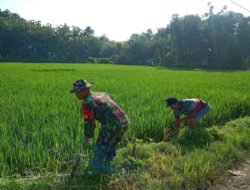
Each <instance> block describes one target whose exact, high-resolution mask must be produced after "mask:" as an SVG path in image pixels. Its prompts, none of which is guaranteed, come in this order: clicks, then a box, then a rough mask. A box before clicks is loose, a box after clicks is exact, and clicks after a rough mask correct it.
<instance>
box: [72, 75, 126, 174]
mask: <svg viewBox="0 0 250 190" xmlns="http://www.w3.org/2000/svg"><path fill="white" fill-rule="evenodd" d="M93 84H94V83H93V82H90V83H88V82H87V81H86V80H84V79H79V80H77V81H75V82H74V84H73V90H71V91H70V92H71V93H76V96H77V98H78V99H79V100H82V112H83V118H84V135H85V139H84V142H89V139H90V138H91V137H93V136H94V130H95V127H96V124H95V120H97V121H99V122H100V123H101V125H102V127H101V130H100V133H99V137H98V139H97V142H96V148H95V152H94V158H93V160H92V167H94V168H96V169H98V170H101V171H104V172H108V171H109V170H110V161H111V160H112V158H113V157H115V156H116V145H117V144H118V143H119V141H120V140H121V138H122V136H123V134H124V133H125V131H126V130H127V126H128V125H129V119H128V117H127V115H126V113H125V112H124V111H123V110H122V109H121V108H120V107H119V106H118V105H117V104H116V102H115V101H114V100H112V99H111V98H110V96H109V95H108V94H105V93H102V92H96V93H95V92H92V91H91V90H90V87H91V86H93Z"/></svg>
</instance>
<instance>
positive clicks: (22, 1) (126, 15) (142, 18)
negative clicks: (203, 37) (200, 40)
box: [0, 0, 250, 41]
mask: <svg viewBox="0 0 250 190" xmlns="http://www.w3.org/2000/svg"><path fill="white" fill-rule="evenodd" d="M208 1H209V0H188V1H185V0H0V9H1V10H5V9H9V10H10V11H11V12H14V13H18V14H19V15H20V16H21V17H23V18H25V19H26V20H36V21H41V23H42V24H46V23H50V24H52V25H53V27H55V26H58V25H62V24H64V23H66V24H67V25H69V26H73V25H74V26H78V27H80V28H82V29H84V28H86V27H87V26H91V28H92V29H94V31H95V35H96V36H101V35H106V36H107V37H108V38H109V39H111V40H115V41H124V40H128V39H129V37H130V36H131V34H133V33H138V34H140V33H142V32H145V31H146V30H147V29H149V28H150V29H152V30H153V31H154V32H156V31H157V29H158V28H162V27H166V26H167V24H169V22H170V20H171V16H172V15H173V14H179V15H180V16H184V15H187V14H199V15H202V14H204V13H205V12H206V11H208V7H207V3H208ZM234 1H235V2H237V3H238V4H240V5H242V6H244V7H245V8H247V9H248V10H250V0H234ZM210 2H212V4H213V5H214V6H215V12H217V11H219V10H221V9H222V8H223V6H224V5H227V6H228V10H232V11H234V12H240V13H242V14H244V15H245V16H250V13H249V12H248V11H246V10H244V9H242V8H240V7H238V6H236V5H235V4H233V3H232V2H231V1H230V0H210Z"/></svg>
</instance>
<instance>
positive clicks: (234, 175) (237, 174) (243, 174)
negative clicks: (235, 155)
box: [209, 157, 250, 190]
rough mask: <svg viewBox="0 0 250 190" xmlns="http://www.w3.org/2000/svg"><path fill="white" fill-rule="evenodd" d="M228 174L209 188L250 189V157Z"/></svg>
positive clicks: (213, 189)
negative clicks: (224, 178)
mask: <svg viewBox="0 0 250 190" xmlns="http://www.w3.org/2000/svg"><path fill="white" fill-rule="evenodd" d="M228 176H229V177H227V179H226V180H224V181H223V182H220V183H216V184H215V185H214V186H213V187H212V188H210V189H209V190H250V157H248V159H246V161H245V162H243V163H242V164H241V165H240V166H239V167H237V169H233V170H228Z"/></svg>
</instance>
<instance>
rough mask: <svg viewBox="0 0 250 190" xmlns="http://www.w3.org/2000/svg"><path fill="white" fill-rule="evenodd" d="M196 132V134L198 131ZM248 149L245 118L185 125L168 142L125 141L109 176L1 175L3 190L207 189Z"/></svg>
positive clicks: (85, 169) (249, 122) (249, 124)
mask: <svg viewBox="0 0 250 190" xmlns="http://www.w3.org/2000/svg"><path fill="white" fill-rule="evenodd" d="M199 134H200V135H199ZM249 153H250V117H245V118H242V119H237V120H235V121H232V122H228V123H227V124H226V125H225V126H223V127H219V126H214V127H213V128H212V129H206V128H198V129H197V130H193V129H188V128H187V129H184V130H183V131H181V134H180V137H179V139H173V140H172V141H171V142H170V143H169V142H168V143H166V142H160V143H144V144H140V143H138V144H136V146H135V145H133V144H129V145H128V146H127V147H125V148H121V149H119V151H118V154H117V156H116V158H115V160H114V161H113V163H112V164H113V167H114V168H115V171H114V172H113V173H112V174H102V173H98V172H94V173H89V172H90V170H89V168H88V166H87V165H84V164H83V166H81V167H80V169H79V172H82V173H83V175H82V176H81V177H77V178H73V179H71V178H67V179H62V178H59V177H57V176H56V175H54V176H48V175H47V176H44V177H42V178H39V179H26V180H24V179H22V178H20V177H19V178H17V177H16V178H14V179H3V178H2V179H1V180H0V188H2V189H50V188H51V186H53V187H55V188H57V189H152V190H153V189H206V188H207V187H209V186H211V185H213V183H214V181H215V180H217V179H218V178H220V177H221V176H222V174H223V173H225V172H226V170H227V169H229V168H232V167H234V166H235V165H237V164H238V163H240V162H241V161H243V160H244V158H245V157H246V156H247V155H249Z"/></svg>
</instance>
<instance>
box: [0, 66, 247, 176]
mask: <svg viewBox="0 0 250 190" xmlns="http://www.w3.org/2000/svg"><path fill="white" fill-rule="evenodd" d="M79 78H84V79H86V80H87V81H94V82H95V85H94V86H93V88H92V90H93V91H96V92H98V91H101V92H106V93H108V94H110V95H111V97H112V98H113V99H114V100H115V101H116V102H117V103H118V104H119V105H120V106H121V107H122V108H123V109H124V111H125V112H126V113H127V114H128V116H129V118H130V121H131V125H130V127H129V129H128V131H127V133H126V135H125V136H124V138H123V139H122V142H121V144H120V146H121V147H124V146H125V145H127V144H128V143H132V142H135V140H136V139H152V140H153V141H155V142H159V141H163V140H164V137H165V134H166V131H167V130H168V129H169V127H171V126H172V124H171V123H172V122H173V119H174V118H173V113H172V111H171V110H170V109H167V108H166V107H165V99H166V98H167V97H169V96H176V97H177V98H179V99H182V98H201V99H203V100H205V101H207V102H208V103H209V104H210V105H211V107H212V111H211V113H210V114H209V115H208V116H207V117H206V118H205V119H203V120H202V121H201V122H200V124H199V125H200V126H205V127H209V126H212V125H221V124H224V123H225V122H227V121H229V120H231V119H234V118H239V117H243V116H246V115H249V113H250V83H249V82H250V71H221V72H219V71H201V70H175V69H166V68H161V67H146V66H118V65H99V64H38V63H34V64H25V63H0V97H1V99H0V138H1V144H0V171H1V172H2V173H1V175H2V177H6V176H9V175H12V174H16V173H18V174H23V172H24V171H27V170H32V171H34V170H36V171H40V170H41V168H47V169H48V170H49V171H56V172H57V171H60V170H62V168H60V167H59V166H60V164H58V163H60V162H63V161H67V160H69V159H70V155H71V154H72V153H81V152H83V151H84V146H83V117H82V113H81V102H80V101H79V100H77V98H76V97H75V95H74V94H70V93H69V90H71V89H72V83H73V82H74V81H75V80H77V79H79ZM98 127H100V125H98ZM96 131H98V128H97V129H96ZM96 137H97V133H96V135H95V138H94V139H92V142H95V139H96Z"/></svg>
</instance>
